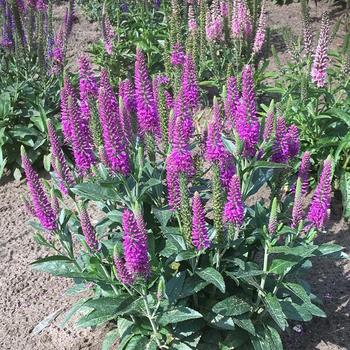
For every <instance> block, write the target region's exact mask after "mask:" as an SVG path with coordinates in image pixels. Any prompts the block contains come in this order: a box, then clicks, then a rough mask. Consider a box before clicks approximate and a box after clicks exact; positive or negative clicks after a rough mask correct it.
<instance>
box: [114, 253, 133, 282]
mask: <svg viewBox="0 0 350 350" xmlns="http://www.w3.org/2000/svg"><path fill="white" fill-rule="evenodd" d="M113 261H114V266H115V269H116V270H117V277H118V279H119V281H120V282H121V283H123V284H125V285H126V286H129V285H131V284H133V282H134V278H133V276H132V275H131V274H130V272H129V271H128V269H127V268H126V265H125V264H126V263H125V259H124V257H118V256H115V257H114V259H113Z"/></svg>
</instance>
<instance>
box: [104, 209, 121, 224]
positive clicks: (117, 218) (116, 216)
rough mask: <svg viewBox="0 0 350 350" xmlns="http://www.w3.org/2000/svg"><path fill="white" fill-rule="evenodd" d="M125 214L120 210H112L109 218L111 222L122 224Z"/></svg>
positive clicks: (108, 214) (108, 215)
mask: <svg viewBox="0 0 350 350" xmlns="http://www.w3.org/2000/svg"><path fill="white" fill-rule="evenodd" d="M122 216H123V213H122V212H121V211H120V210H112V211H109V212H108V213H107V217H108V219H109V220H111V221H113V222H119V223H121V222H122Z"/></svg>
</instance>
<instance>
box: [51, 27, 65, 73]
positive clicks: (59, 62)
mask: <svg viewBox="0 0 350 350" xmlns="http://www.w3.org/2000/svg"><path fill="white" fill-rule="evenodd" d="M65 45H66V35H65V29H64V28H63V26H61V28H60V29H59V30H58V32H57V33H56V35H55V38H54V43H53V48H52V63H53V64H52V71H53V73H54V74H57V73H58V72H60V71H61V70H62V67H63V65H64V59H65Z"/></svg>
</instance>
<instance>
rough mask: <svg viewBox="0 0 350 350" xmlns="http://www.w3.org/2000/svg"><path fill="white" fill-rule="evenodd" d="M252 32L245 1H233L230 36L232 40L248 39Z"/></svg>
mask: <svg viewBox="0 0 350 350" xmlns="http://www.w3.org/2000/svg"><path fill="white" fill-rule="evenodd" d="M252 31H253V25H252V19H251V16H250V12H249V8H248V5H247V3H246V1H245V0H235V1H234V3H233V8H232V22H231V35H232V37H233V38H234V39H243V38H248V37H249V36H250V35H251V34H252Z"/></svg>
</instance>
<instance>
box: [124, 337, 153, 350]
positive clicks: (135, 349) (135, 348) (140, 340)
mask: <svg viewBox="0 0 350 350" xmlns="http://www.w3.org/2000/svg"><path fill="white" fill-rule="evenodd" d="M147 343H148V338H147V337H144V336H142V335H135V336H133V337H132V338H131V339H130V340H129V342H128V343H127V345H126V347H125V348H124V349H125V350H140V349H144V348H145V347H146V345H147Z"/></svg>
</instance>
